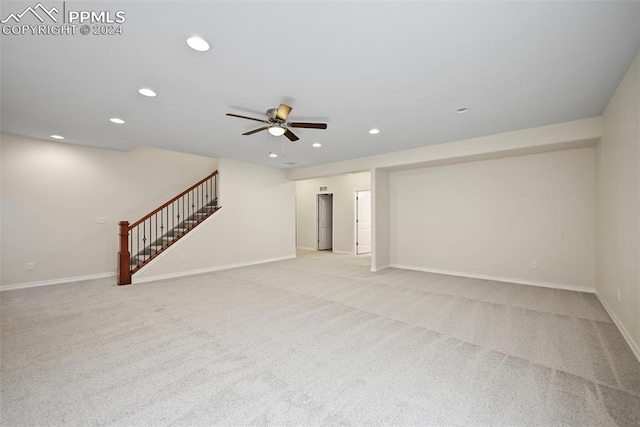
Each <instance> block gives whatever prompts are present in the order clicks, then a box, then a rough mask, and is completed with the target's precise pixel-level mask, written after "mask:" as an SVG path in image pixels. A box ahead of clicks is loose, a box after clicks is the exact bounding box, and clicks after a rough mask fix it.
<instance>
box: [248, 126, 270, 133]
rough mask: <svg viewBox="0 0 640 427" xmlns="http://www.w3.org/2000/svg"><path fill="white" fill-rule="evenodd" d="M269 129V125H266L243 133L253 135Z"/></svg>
mask: <svg viewBox="0 0 640 427" xmlns="http://www.w3.org/2000/svg"><path fill="white" fill-rule="evenodd" d="M267 129H269V126H264V127H261V128H258V129H254V130H250V131H249V132H245V133H243V135H253V134H254V133H258V132H262V131H263V130H267Z"/></svg>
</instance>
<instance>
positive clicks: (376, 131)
mask: <svg viewBox="0 0 640 427" xmlns="http://www.w3.org/2000/svg"><path fill="white" fill-rule="evenodd" d="M369 133H370V134H371V135H377V134H379V133H380V129H376V128H373V129H371V130H370V131H369Z"/></svg>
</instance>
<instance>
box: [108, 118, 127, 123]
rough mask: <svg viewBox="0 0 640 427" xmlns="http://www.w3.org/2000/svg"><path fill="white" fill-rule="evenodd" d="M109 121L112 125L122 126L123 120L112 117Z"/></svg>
mask: <svg viewBox="0 0 640 427" xmlns="http://www.w3.org/2000/svg"><path fill="white" fill-rule="evenodd" d="M109 121H110V122H112V123H117V124H119V125H121V124H124V120H122V119H119V118H117V117H112V118H110V119H109Z"/></svg>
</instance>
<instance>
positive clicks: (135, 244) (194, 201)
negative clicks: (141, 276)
mask: <svg viewBox="0 0 640 427" xmlns="http://www.w3.org/2000/svg"><path fill="white" fill-rule="evenodd" d="M217 176H218V171H214V172H213V173H212V174H211V175H209V176H207V177H206V178H204V179H202V180H200V181H199V182H197V183H196V184H194V185H192V186H191V187H189V188H187V189H186V190H185V191H183V192H182V193H180V194H178V195H177V196H175V197H174V198H172V199H171V200H169V201H168V202H166V203H165V204H163V205H162V206H160V207H158V208H156V209H154V210H153V211H151V212H150V213H148V214H147V215H145V216H144V217H142V218H141V219H139V220H137V221H136V222H134V223H133V224H131V225H129V222H128V221H120V222H119V226H120V232H119V236H120V249H119V251H118V285H128V284H131V277H132V275H133V274H134V273H135V272H136V271H138V270H140V269H141V268H142V267H144V266H145V265H147V264H148V263H149V262H151V261H152V260H153V259H154V258H155V257H157V256H158V255H159V254H160V253H162V252H163V251H165V250H166V249H167V248H169V247H170V246H171V245H173V244H174V243H175V242H177V241H178V240H179V239H180V238H181V237H182V236H184V235H185V234H187V233H188V232H189V231H191V230H193V229H194V228H195V227H196V226H197V225H198V224H200V223H202V222H203V221H204V220H205V219H207V218H208V217H209V216H211V215H213V213H215V212H216V211H217V210H218V209H220V207H219V206H218V181H217Z"/></svg>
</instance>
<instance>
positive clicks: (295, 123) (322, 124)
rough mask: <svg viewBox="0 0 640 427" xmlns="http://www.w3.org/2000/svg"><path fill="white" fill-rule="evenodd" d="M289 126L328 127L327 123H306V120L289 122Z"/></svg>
mask: <svg viewBox="0 0 640 427" xmlns="http://www.w3.org/2000/svg"><path fill="white" fill-rule="evenodd" d="M287 126H291V127H292V128H308V129H326V128H327V124H326V123H305V122H291V123H287Z"/></svg>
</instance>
